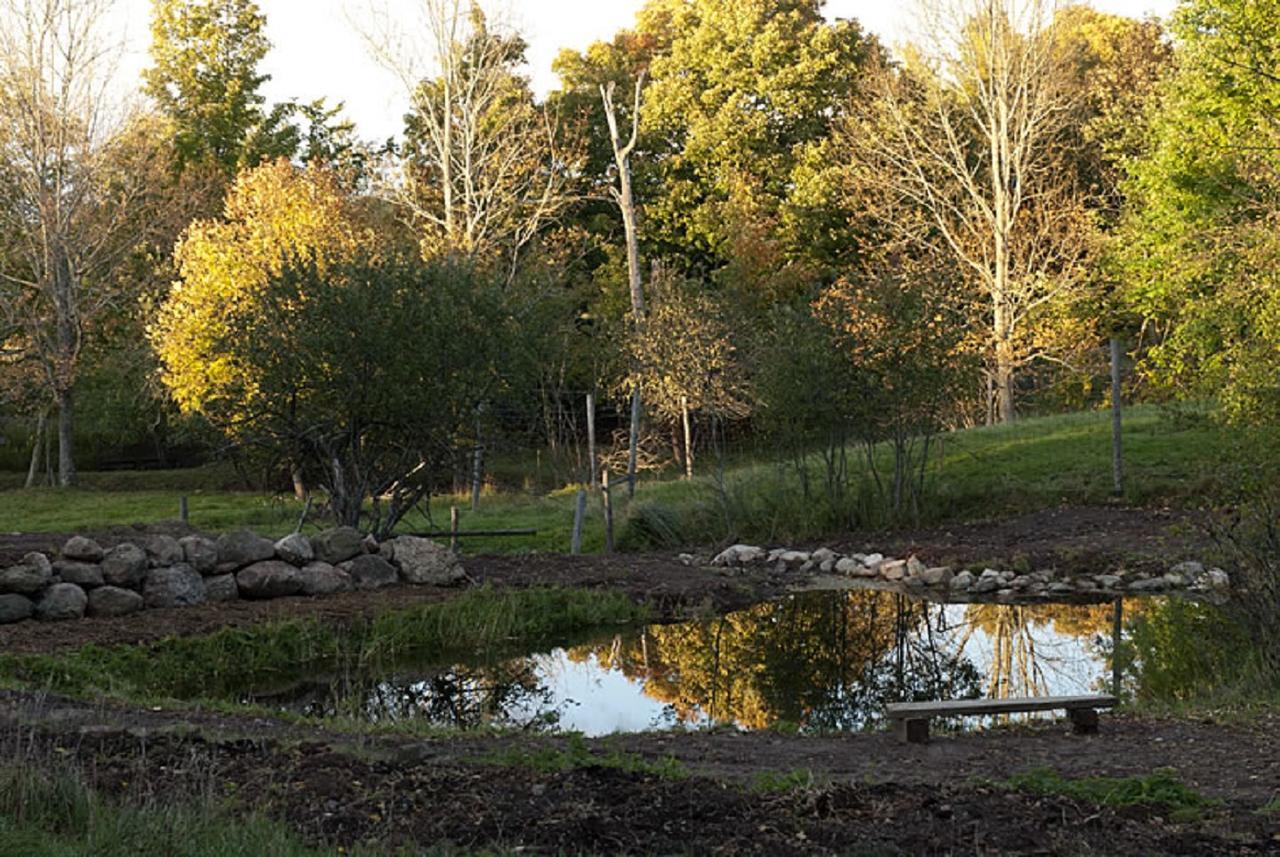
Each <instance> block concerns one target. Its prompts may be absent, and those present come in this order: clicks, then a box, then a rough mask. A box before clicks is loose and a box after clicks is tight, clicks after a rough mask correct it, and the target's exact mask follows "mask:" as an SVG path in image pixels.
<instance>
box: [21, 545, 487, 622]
mask: <svg viewBox="0 0 1280 857" xmlns="http://www.w3.org/2000/svg"><path fill="white" fill-rule="evenodd" d="M465 579H466V573H465V572H464V571H463V569H462V565H461V563H460V562H459V561H458V558H457V556H455V555H454V554H453V553H452V552H451V551H449V550H447V549H445V548H444V547H441V546H440V545H438V544H436V543H435V542H432V541H430V540H428V539H421V538H416V537H414V536H399V537H397V538H394V539H390V540H388V541H385V542H382V543H381V544H379V543H378V542H376V541H374V540H373V539H372V538H366V537H364V536H362V535H361V534H360V533H359V532H358V531H357V530H355V529H352V528H351V527H338V528H336V529H331V530H326V531H324V532H322V533H320V534H318V535H316V536H312V537H310V538H308V537H307V536H303V535H299V534H294V535H290V536H285V537H284V538H283V539H280V540H279V541H275V542H273V541H271V540H270V539H266V538H263V537H261V536H259V535H257V534H255V533H253V532H250V531H248V530H241V531H238V532H234V533H227V534H225V535H222V536H219V537H218V538H217V539H209V538H205V537H203V536H185V537H183V538H173V537H172V536H165V535H153V536H148V537H146V538H144V539H139V540H138V542H137V543H136V544H135V543H124V544H119V545H116V546H115V547H112V548H111V549H109V550H104V549H103V547H102V546H101V545H99V544H98V543H97V542H95V541H94V540H93V539H90V538H86V537H84V536H73V537H72V538H70V539H68V540H67V543H66V544H65V545H64V546H63V548H62V551H61V553H60V554H59V555H58V556H57V557H49V556H46V555H45V554H43V553H29V554H27V555H26V556H24V557H23V558H22V562H21V563H19V564H18V565H14V566H11V567H9V568H5V569H0V624H10V623H13V622H22V621H25V620H28V619H35V620H38V621H46V622H56V621H65V620H70V619H81V618H83V617H85V616H92V617H111V616H127V615H129V614H132V613H137V612H138V611H140V610H146V609H155V608H165V607H191V606H195V605H199V604H206V603H209V602H218V601H231V600H234V599H237V598H247V599H265V598H281V597H284V596H296V595H302V596H307V595H309V596H320V595H330V594H333V593H336V592H350V591H353V590H371V589H382V588H384V587H387V586H395V585H398V584H402V583H406V584H413V585H430V586H453V585H456V584H458V583H460V582H462V581H463V580H465Z"/></svg>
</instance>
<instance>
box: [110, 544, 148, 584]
mask: <svg viewBox="0 0 1280 857" xmlns="http://www.w3.org/2000/svg"><path fill="white" fill-rule="evenodd" d="M149 567H150V563H149V561H148V559H147V552H146V551H144V550H143V549H142V548H140V547H138V546H137V545H130V544H123V545H116V546H115V547H113V548H112V549H111V550H109V551H107V555H106V556H104V557H103V558H102V580H103V582H105V583H106V584H107V585H108V586H115V587H118V588H123V589H140V588H142V582H143V581H144V580H146V579H147V569H148V568H149Z"/></svg>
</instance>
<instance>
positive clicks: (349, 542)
mask: <svg viewBox="0 0 1280 857" xmlns="http://www.w3.org/2000/svg"><path fill="white" fill-rule="evenodd" d="M311 550H312V551H313V553H314V555H315V558H316V559H318V560H320V561H321V562H327V563H329V564H330V565H337V564H338V563H340V562H346V561H347V560H349V559H354V558H355V557H358V556H360V555H361V554H362V553H364V536H363V535H362V534H361V533H360V531H359V530H357V529H356V528H355V527H334V528H333V529H330V530H325V531H324V532H323V533H320V534H319V535H318V536H313V537H312V539H311Z"/></svg>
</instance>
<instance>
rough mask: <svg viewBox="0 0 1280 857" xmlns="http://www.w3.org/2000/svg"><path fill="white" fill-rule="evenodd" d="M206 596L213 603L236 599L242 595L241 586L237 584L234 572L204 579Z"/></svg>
mask: <svg viewBox="0 0 1280 857" xmlns="http://www.w3.org/2000/svg"><path fill="white" fill-rule="evenodd" d="M204 594H205V598H207V599H208V600H209V601H211V602H213V603H219V602H222V601H235V600H236V599H237V598H239V597H240V587H239V586H237V585H236V576H235V575H234V574H217V575H214V576H213V577H206V578H205V579H204Z"/></svg>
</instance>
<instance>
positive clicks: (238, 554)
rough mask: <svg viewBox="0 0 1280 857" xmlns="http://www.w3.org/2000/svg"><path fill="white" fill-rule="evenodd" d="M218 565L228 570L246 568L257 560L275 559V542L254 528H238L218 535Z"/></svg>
mask: <svg viewBox="0 0 1280 857" xmlns="http://www.w3.org/2000/svg"><path fill="white" fill-rule="evenodd" d="M217 548H218V567H219V568H222V569H224V570H228V571H234V570H236V569H240V568H244V567H246V566H250V565H253V564H254V563H256V562H262V561H264V560H269V559H274V558H275V555H276V546H275V543H274V542H272V541H271V540H270V539H264V538H263V537H262V536H260V535H258V534H257V533H255V532H253V531H252V530H236V531H235V532H233V533H223V534H222V535H220V536H218V542H217Z"/></svg>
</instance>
